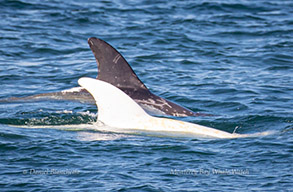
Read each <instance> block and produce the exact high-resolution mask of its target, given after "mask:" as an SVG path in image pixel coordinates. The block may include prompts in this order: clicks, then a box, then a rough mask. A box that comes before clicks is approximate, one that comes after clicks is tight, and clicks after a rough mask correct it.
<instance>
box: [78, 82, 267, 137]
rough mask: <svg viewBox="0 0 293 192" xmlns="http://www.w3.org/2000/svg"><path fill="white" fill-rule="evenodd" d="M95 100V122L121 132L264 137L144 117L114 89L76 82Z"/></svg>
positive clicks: (91, 83)
mask: <svg viewBox="0 0 293 192" xmlns="http://www.w3.org/2000/svg"><path fill="white" fill-rule="evenodd" d="M78 83H79V85H80V86H82V87H83V88H85V89H86V90H87V91H88V92H89V93H90V94H91V95H92V96H93V97H94V99H95V101H96V105H97V107H98V121H101V122H103V123H104V124H105V125H107V126H110V127H114V128H118V129H121V131H123V130H130V129H134V130H142V131H155V132H172V133H180V134H188V135H191V136H199V137H212V138H241V137H252V136H263V135H267V134H268V132H261V133H255V134H237V133H232V134H231V133H228V132H225V131H221V130H217V129H214V128H210V127H206V126H202V125H198V124H194V123H189V122H184V121H180V120H174V119H169V118H162V117H153V116H151V115H149V114H147V113H146V112H145V111H144V110H143V109H142V108H141V107H140V106H139V105H138V104H137V103H136V102H135V101H134V100H132V99H131V98H130V97H129V96H128V95H126V94H125V93H124V92H123V91H121V90H120V89H118V88H117V87H115V86H113V85H111V84H109V83H107V82H104V81H101V80H97V79H92V78H88V77H83V78H81V79H79V81H78Z"/></svg>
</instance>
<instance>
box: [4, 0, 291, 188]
mask: <svg viewBox="0 0 293 192" xmlns="http://www.w3.org/2000/svg"><path fill="white" fill-rule="evenodd" d="M0 18H1V21H0V81H1V91H0V99H4V98H8V97H23V96H28V95H33V94H39V93H47V92H53V91H61V90H64V89H68V88H71V87H75V86H77V85H78V84H77V80H78V79H79V78H80V77H96V76H97V67H96V63H95V59H94V56H93V54H92V52H91V50H90V49H89V46H88V44H87V39H88V38H89V37H98V38H101V39H104V40H106V41H107V42H109V43H110V44H111V45H113V46H114V47H115V48H117V49H118V50H119V51H120V52H121V53H122V54H123V55H124V57H125V58H126V60H127V61H128V62H129V63H130V64H131V66H132V67H133V69H134V71H135V72H136V74H137V75H138V76H139V77H140V79H141V80H142V81H143V82H144V83H145V84H146V85H147V87H148V88H149V89H150V90H151V91H152V92H153V93H155V94H157V95H160V96H162V97H164V98H166V99H169V100H171V101H174V102H176V103H178V104H180V105H183V106H185V107H187V108H189V109H191V110H193V111H196V112H203V113H208V114H213V116H206V117H185V118H177V119H181V120H184V121H189V122H193V123H198V124H201V125H206V126H209V127H214V128H217V129H220V130H224V131H227V132H231V133H232V132H233V131H236V132H237V133H243V134H247V133H256V132H262V131H273V132H275V133H274V134H271V135H269V136H264V137H254V138H242V139H201V138H190V137H179V136H176V135H173V136H161V135H155V134H153V135H152V134H124V133H119V132H118V133H117V132H115V133H114V132H111V131H108V130H95V129H92V127H93V122H95V121H96V119H97V115H96V113H97V109H96V106H94V105H90V104H86V103H78V102H71V101H52V100H45V101H25V102H9V103H7V102H1V103H0V191H236V190H237V191H292V189H293V185H292V182H293V166H292V164H293V157H292V154H293V139H292V137H293V20H292V18H293V1H292V0H283V1H274V0H258V1H246V0H239V1H232V0H223V1H220V0H212V1H205V0H199V1H188V0H184V1H174V0H171V1H152V0H150V1H143V0H139V1H131V0H129V1H124V0H121V1H119V0H114V1H107V0H104V1H91V0H87V1H81V0H80V1H73V0H68V1H58V0H48V1H41V0H32V1H27V0H1V1H0Z"/></svg>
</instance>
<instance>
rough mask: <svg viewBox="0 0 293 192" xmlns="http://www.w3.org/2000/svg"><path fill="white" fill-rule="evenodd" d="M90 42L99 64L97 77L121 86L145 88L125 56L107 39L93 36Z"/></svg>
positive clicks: (135, 88) (136, 88)
mask: <svg viewBox="0 0 293 192" xmlns="http://www.w3.org/2000/svg"><path fill="white" fill-rule="evenodd" d="M88 44H89V45H90V48H91V50H92V52H93V53H94V56H95V58H96V61H97V64H98V77H97V79H99V80H102V81H106V82H108V83H111V84H112V85H114V86H116V87H119V88H132V89H134V90H138V89H145V90H147V88H146V86H145V85H144V84H143V83H142V82H141V80H139V78H138V77H137V75H136V74H135V73H134V71H133V70H132V68H131V67H130V66H129V64H128V63H127V61H126V60H125V59H124V57H123V56H122V55H121V54H120V53H119V52H118V51H117V50H116V49H115V48H113V47H112V46H111V45H109V44H108V43H106V42H105V41H103V40H101V39H98V38H95V37H91V38H89V39H88Z"/></svg>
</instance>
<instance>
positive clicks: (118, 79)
mask: <svg viewBox="0 0 293 192" xmlns="http://www.w3.org/2000/svg"><path fill="white" fill-rule="evenodd" d="M88 44H89V46H90V48H91V50H92V52H93V54H94V56H95V58H96V62H97V65H98V76H97V78H96V79H98V80H102V81H105V82H107V83H110V84H112V85H113V86H115V87H117V88H119V89H120V90H122V91H123V92H124V93H126V94H127V95H128V96H129V97H130V98H132V99H133V100H134V101H135V102H137V103H138V104H139V105H140V106H141V107H143V108H144V109H145V110H146V111H148V112H150V113H155V114H160V115H170V116H179V117H180V116H181V117H182V116H206V115H208V114H202V113H195V112H193V111H191V110H189V109H187V108H184V107H182V106H179V105H177V104H175V103H173V102H171V101H168V100H166V99H164V98H162V97H159V96H157V95H155V94H153V93H151V92H150V91H149V90H148V88H147V87H146V86H145V85H144V84H143V82H142V81H141V80H140V79H139V78H138V77H137V75H136V74H135V72H134V71H133V70H132V68H131V67H130V65H129V64H128V63H127V61H126V60H125V59H124V57H123V56H122V55H121V54H120V53H119V52H118V51H117V50H116V49H115V48H113V47H112V46H111V45H110V44H108V43H106V42H105V41H103V40H101V39H98V38H95V37H91V38H89V39H88ZM34 99H39V100H40V99H56V100H77V101H80V102H87V103H94V102H95V100H94V98H93V97H92V95H91V94H90V93H89V92H88V91H87V90H86V89H84V88H82V87H75V88H72V89H68V90H64V91H61V92H53V93H43V94H37V95H32V96H27V97H22V98H16V97H12V98H9V99H4V100H0V102H7V101H8V102H11V101H22V100H34Z"/></svg>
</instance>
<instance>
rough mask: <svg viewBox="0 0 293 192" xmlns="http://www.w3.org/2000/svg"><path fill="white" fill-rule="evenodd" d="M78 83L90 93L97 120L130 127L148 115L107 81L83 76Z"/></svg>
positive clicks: (115, 125)
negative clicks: (94, 104) (94, 102)
mask: <svg viewBox="0 0 293 192" xmlns="http://www.w3.org/2000/svg"><path fill="white" fill-rule="evenodd" d="M78 83H79V85H80V86H82V87H84V88H85V89H86V90H87V91H88V92H90V93H91V94H92V96H93V97H94V99H95V101H96V104H97V107H98V120H99V121H102V122H103V123H105V124H106V125H108V126H113V127H125V128H131V127H133V126H132V125H134V126H135V125H137V122H138V120H139V119H142V118H145V117H149V115H148V114H147V113H146V112H145V111H144V110H143V109H142V108H141V107H140V106H139V105H138V104H137V103H136V102H135V101H133V100H132V99H131V98H130V97H129V96H128V95H126V94H125V93H124V92H123V91H121V90H120V89H118V88H117V87H115V86H113V85H111V84H109V83H107V82H104V81H101V80H97V79H92V78H88V77H83V78H81V79H79V80H78Z"/></svg>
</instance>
